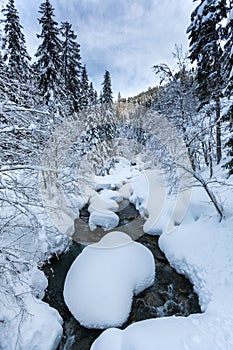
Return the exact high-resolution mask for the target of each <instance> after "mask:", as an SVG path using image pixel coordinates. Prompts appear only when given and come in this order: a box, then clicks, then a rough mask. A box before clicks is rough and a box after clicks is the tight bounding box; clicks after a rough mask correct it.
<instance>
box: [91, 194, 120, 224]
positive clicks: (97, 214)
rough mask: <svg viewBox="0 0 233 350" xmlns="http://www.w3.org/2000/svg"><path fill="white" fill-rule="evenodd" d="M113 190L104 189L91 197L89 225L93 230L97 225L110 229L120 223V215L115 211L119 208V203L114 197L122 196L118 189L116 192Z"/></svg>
mask: <svg viewBox="0 0 233 350" xmlns="http://www.w3.org/2000/svg"><path fill="white" fill-rule="evenodd" d="M113 192H114V191H103V192H102V193H101V194H98V193H97V194H96V195H94V196H93V197H92V198H91V199H90V205H89V207H88V211H89V212H90V217H89V226H90V228H91V230H94V229H95V228H96V227H97V226H101V227H103V228H104V229H105V230H110V229H113V228H114V227H116V226H117V225H118V223H119V217H118V216H117V214H115V213H114V212H115V211H117V210H118V207H119V205H118V204H117V202H116V200H114V199H112V198H116V199H119V198H120V199H121V196H120V194H119V193H118V192H117V191H116V193H115V194H113Z"/></svg>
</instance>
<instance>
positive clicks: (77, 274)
mask: <svg viewBox="0 0 233 350" xmlns="http://www.w3.org/2000/svg"><path fill="white" fill-rule="evenodd" d="M154 278H155V263H154V258H153V255H152V253H151V252H150V250H149V249H147V248H146V247H144V246H143V245H141V244H140V243H136V242H133V241H132V240H131V238H130V237H129V236H128V235H126V234H125V233H122V232H118V231H113V232H111V233H108V234H107V235H105V236H104V237H103V238H102V239H101V240H100V242H98V243H96V244H92V245H89V246H88V247H86V248H85V249H84V250H83V252H82V253H81V254H80V255H79V256H78V257H77V258H76V259H75V261H74V262H73V264H72V266H71V268H70V270H69V271H68V274H67V276H66V280H65V285H64V299H65V302H66V304H67V306H68V308H69V310H70V311H71V313H72V314H73V316H74V317H75V318H76V319H77V320H78V321H79V322H80V323H81V325H83V326H85V327H87V328H108V327H116V326H121V325H122V324H123V323H124V322H125V321H126V320H127V318H128V316H129V313H130V310H131V304H132V298H133V295H134V294H138V293H140V292H141V291H143V290H144V289H146V288H147V287H149V286H151V285H152V284H153V282H154Z"/></svg>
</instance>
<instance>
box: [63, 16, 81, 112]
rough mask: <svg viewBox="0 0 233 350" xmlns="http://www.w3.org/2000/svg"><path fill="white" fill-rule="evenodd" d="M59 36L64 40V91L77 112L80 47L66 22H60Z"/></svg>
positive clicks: (79, 87)
mask: <svg viewBox="0 0 233 350" xmlns="http://www.w3.org/2000/svg"><path fill="white" fill-rule="evenodd" d="M61 34H62V37H63V38H64V41H63V46H62V55H61V60H62V76H63V79H64V84H65V89H66V91H67V93H68V94H69V95H70V99H71V103H72V108H73V110H74V111H78V110H79V108H80V106H79V94H80V90H81V82H80V75H81V72H82V65H81V56H80V45H79V44H78V43H77V41H76V39H77V35H76V34H75V33H74V31H73V30H72V25H71V24H70V23H68V22H62V24H61Z"/></svg>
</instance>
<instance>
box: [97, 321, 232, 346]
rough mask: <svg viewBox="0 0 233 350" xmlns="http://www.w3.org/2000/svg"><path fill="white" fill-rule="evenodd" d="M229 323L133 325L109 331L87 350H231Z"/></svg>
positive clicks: (155, 322) (154, 322)
mask: <svg viewBox="0 0 233 350" xmlns="http://www.w3.org/2000/svg"><path fill="white" fill-rule="evenodd" d="M232 320H233V318H232V317H231V319H221V318H220V317H218V316H214V315H208V316H207V317H205V318H204V317H203V318H201V317H200V315H191V316H189V317H164V318H157V319H151V320H145V321H141V322H136V323H134V324H132V325H130V326H129V327H127V328H126V329H125V330H123V331H121V330H119V329H115V328H111V329H108V330H106V331H105V332H103V333H102V334H101V335H100V337H99V338H97V339H96V341H95V342H94V343H93V344H92V346H91V350H109V349H111V350H131V349H133V350H142V349H143V350H155V349H158V350H168V349H172V350H201V349H203V350H210V349H214V350H222V349H224V350H231V349H232V348H233V334H232V328H231V327H232Z"/></svg>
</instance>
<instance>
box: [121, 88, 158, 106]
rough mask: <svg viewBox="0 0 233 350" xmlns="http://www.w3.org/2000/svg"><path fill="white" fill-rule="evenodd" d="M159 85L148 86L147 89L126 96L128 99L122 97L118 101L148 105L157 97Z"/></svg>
mask: <svg viewBox="0 0 233 350" xmlns="http://www.w3.org/2000/svg"><path fill="white" fill-rule="evenodd" d="M158 91H159V87H157V86H155V87H152V88H151V87H149V89H148V90H147V91H143V92H140V94H138V95H136V96H133V97H128V99H125V98H122V99H121V100H120V102H128V103H133V104H140V105H144V106H150V105H151V103H152V102H153V100H154V99H155V98H156V97H157V94H158Z"/></svg>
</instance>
